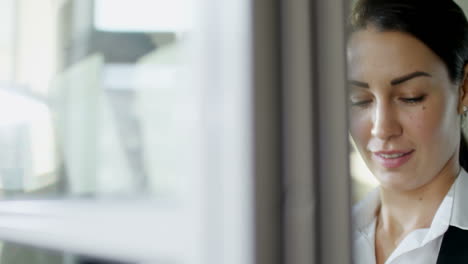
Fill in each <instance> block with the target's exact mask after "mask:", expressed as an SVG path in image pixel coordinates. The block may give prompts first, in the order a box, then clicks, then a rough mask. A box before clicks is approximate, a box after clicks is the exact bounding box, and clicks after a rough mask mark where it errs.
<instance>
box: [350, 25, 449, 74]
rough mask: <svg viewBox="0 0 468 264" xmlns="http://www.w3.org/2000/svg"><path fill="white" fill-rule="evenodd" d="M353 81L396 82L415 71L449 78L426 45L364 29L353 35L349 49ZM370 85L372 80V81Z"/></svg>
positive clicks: (407, 37) (399, 35) (408, 37)
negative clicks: (399, 77) (396, 78)
mask: <svg viewBox="0 0 468 264" xmlns="http://www.w3.org/2000/svg"><path fill="white" fill-rule="evenodd" d="M347 61H348V72H349V76H350V77H351V78H357V79H360V80H362V79H368V78H371V79H372V78H389V79H391V78H395V77H398V76H401V75H403V74H407V73H409V72H414V71H427V72H430V73H431V74H436V75H437V74H446V71H447V70H446V68H445V65H444V64H443V62H442V60H441V59H440V58H439V57H438V56H437V55H436V54H435V53H434V52H433V51H432V50H431V49H429V47H427V46H426V45H425V44H424V43H423V42H421V41H420V40H418V39H417V38H415V37H413V36H411V35H410V34H407V33H403V32H398V31H384V32H380V31H377V30H375V29H372V28H371V29H364V30H360V31H357V32H354V33H353V34H352V35H351V38H350V41H349V43H348V47H347ZM369 81H370V80H369Z"/></svg>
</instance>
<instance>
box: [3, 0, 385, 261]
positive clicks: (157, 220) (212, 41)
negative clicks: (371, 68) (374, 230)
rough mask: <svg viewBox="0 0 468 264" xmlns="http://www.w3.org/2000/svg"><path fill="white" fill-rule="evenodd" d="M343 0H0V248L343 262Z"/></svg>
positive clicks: (348, 181)
mask: <svg viewBox="0 0 468 264" xmlns="http://www.w3.org/2000/svg"><path fill="white" fill-rule="evenodd" d="M348 9H349V3H348V1H336V0H314V1H309V0H299V1H279V0H236V1H232V0H170V1H162V0H0V197H1V200H0V215H1V216H0V240H2V241H4V242H3V243H2V244H1V250H0V260H1V261H0V263H5V264H13V263H19V264H22V263H25V264H26V263H28V264H29V263H31V264H34V263H40V264H45V263H47V264H49V263H64V264H65V263H66V264H72V263H163V264H165V263H171V264H179V263H180V264H195V263H196V264H202V263H203V264H205V263H206V264H209V263H213V264H214V263H217V264H218V263H223V264H231V263H232V264H253V263H258V264H266V263H268V264H275V263H278V264H279V263H288V264H299V263H304V264H305V263H317V264H318V263H343V264H344V263H350V259H351V258H350V256H351V252H350V248H351V247H350V239H349V237H350V235H349V233H350V232H349V226H350V225H351V223H350V222H351V221H350V217H349V212H350V207H351V205H352V204H353V203H354V202H356V201H358V200H359V199H360V198H361V197H362V196H363V195H364V194H365V193H366V192H367V191H369V190H370V189H371V188H374V187H375V186H376V182H375V180H373V177H372V175H371V174H370V173H369V172H368V171H367V169H366V167H365V165H364V164H363V163H362V161H361V160H360V158H359V155H358V154H357V153H356V152H355V151H354V150H353V148H352V144H351V143H349V139H348V133H347V126H346V124H347V120H346V103H347V100H346V89H345V86H344V83H345V66H344V65H345V64H344V57H345V56H344V43H345V41H344V39H345V32H344V21H345V17H346V15H347V10H348ZM350 175H352V178H350V177H349V176H350ZM352 187H353V188H352Z"/></svg>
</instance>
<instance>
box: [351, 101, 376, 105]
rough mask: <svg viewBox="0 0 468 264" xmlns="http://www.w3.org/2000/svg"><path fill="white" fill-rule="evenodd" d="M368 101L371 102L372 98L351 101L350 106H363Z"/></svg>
mask: <svg viewBox="0 0 468 264" xmlns="http://www.w3.org/2000/svg"><path fill="white" fill-rule="evenodd" d="M370 103H372V100H365V101H356V102H352V101H351V106H360V107H365V106H367V105H369V104H370Z"/></svg>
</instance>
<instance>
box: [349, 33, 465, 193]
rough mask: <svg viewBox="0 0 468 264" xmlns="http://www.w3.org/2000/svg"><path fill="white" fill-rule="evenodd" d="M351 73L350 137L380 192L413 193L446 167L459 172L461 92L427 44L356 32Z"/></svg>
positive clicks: (351, 44)
mask: <svg viewBox="0 0 468 264" xmlns="http://www.w3.org/2000/svg"><path fill="white" fill-rule="evenodd" d="M348 71H349V76H348V78H349V89H350V91H349V98H350V101H351V110H350V121H351V122H350V125H351V129H350V130H351V131H350V132H351V136H352V137H353V139H354V141H355V143H356V146H357V148H358V150H359V152H360V153H361V155H362V157H363V159H364V161H365V162H366V163H367V166H368V167H369V169H370V170H371V171H372V173H373V174H374V175H375V177H376V178H377V180H378V181H379V182H380V183H381V185H382V186H383V187H387V188H392V189H396V190H413V189H416V188H418V187H421V186H423V185H425V184H426V183H429V182H430V181H431V180H432V179H434V178H435V177H436V176H437V175H438V174H439V173H440V172H441V171H442V169H443V168H444V166H445V165H446V164H452V165H451V166H458V165H457V164H458V146H459V142H460V132H459V131H460V119H459V111H460V106H459V104H458V100H459V92H460V91H459V88H458V85H456V84H454V83H453V82H452V81H450V79H449V76H448V71H447V68H446V66H445V64H444V63H443V61H442V60H441V59H440V58H439V57H438V56H437V55H436V54H435V53H434V52H432V51H431V50H430V49H429V48H428V47H427V46H426V45H425V44H424V43H422V42H421V41H419V40H418V39H416V38H414V37H412V36H411V35H409V34H405V33H402V32H378V31H376V30H374V29H372V28H371V29H365V30H361V31H357V32H355V33H353V35H352V36H351V39H350V42H349V45H348ZM449 160H452V161H454V160H455V161H456V162H451V163H449Z"/></svg>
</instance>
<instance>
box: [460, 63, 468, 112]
mask: <svg viewBox="0 0 468 264" xmlns="http://www.w3.org/2000/svg"><path fill="white" fill-rule="evenodd" d="M459 89H460V99H459V101H458V113H460V114H463V106H467V107H468V64H466V65H465V68H464V71H463V78H462V81H461V83H460V87H459Z"/></svg>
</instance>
